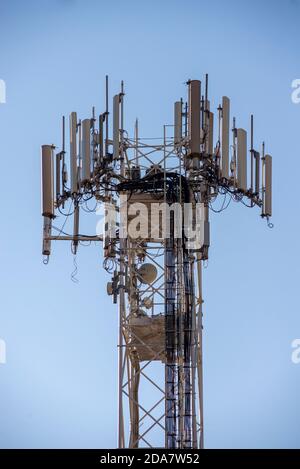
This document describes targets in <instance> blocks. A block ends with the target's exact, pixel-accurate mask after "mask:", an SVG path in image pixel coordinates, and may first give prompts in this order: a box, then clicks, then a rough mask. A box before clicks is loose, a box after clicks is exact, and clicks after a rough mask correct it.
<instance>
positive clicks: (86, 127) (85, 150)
mask: <svg viewBox="0 0 300 469" xmlns="http://www.w3.org/2000/svg"><path fill="white" fill-rule="evenodd" d="M81 156H82V182H86V181H89V180H90V178H91V120H90V119H84V120H83V121H82V122H81Z"/></svg>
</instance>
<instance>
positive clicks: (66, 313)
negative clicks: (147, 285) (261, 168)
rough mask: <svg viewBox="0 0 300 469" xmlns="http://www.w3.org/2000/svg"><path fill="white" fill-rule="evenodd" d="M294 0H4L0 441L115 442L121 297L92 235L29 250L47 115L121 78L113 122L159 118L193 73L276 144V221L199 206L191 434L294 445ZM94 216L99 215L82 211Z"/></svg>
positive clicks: (147, 123)
mask: <svg viewBox="0 0 300 469" xmlns="http://www.w3.org/2000/svg"><path fill="white" fill-rule="evenodd" d="M299 17H300V4H299V2H298V1H295V0H294V1H289V0H286V1H282V0H281V1H278V0H277V1H276V0H275V1H274V0H265V1H264V2H261V1H258V0H252V1H251V2H250V1H241V0H239V1H234V0H229V1H226V2H224V1H221V0H211V1H206V2H204V1H196V0H185V1H178V0H172V1H169V0H164V1H163V2H162V1H158V0H151V1H143V2H137V1H131V0H128V1H126V2H122V1H117V0H111V1H109V2H104V1H95V0H85V1H83V0H74V1H72V0H64V1H62V0H60V1H58V0H52V1H49V0H44V1H31V0H28V1H26V2H22V1H16V0H12V1H8V0H6V1H4V0H1V1H0V22H1V23H0V78H1V79H4V80H5V82H6V86H7V103H6V104H0V158H1V175H2V189H3V197H2V204H1V232H0V239H1V247H0V261H1V271H0V276H1V299H0V338H2V339H4V340H5V341H6V345H7V364H6V365H0V447H2V448H17V447H18V448H32V447H33V448H34V447H41V448H42V447H68V448H76V447H77V448H79V447H80V448H89V447H94V448H101V447H115V446H116V444H117V439H116V434H117V433H116V429H117V347H116V344H117V310H116V307H115V306H114V305H113V304H112V302H111V298H110V297H108V296H107V295H106V282H107V281H108V280H109V276H108V275H107V274H106V272H105V271H104V270H103V269H102V260H103V259H102V250H101V248H99V247H98V248H97V247H94V246H91V247H89V248H88V247H82V248H81V249H80V252H79V255H78V259H77V263H78V275H77V278H78V280H79V283H78V284H74V283H73V282H72V281H71V278H70V276H71V273H72V271H73V257H72V255H71V252H70V247H69V245H68V244H64V243H57V244H55V245H53V252H52V256H51V260H50V264H49V265H48V266H44V265H43V263H42V257H41V233H42V232H41V226H42V225H41V223H42V219H41V216H40V145H41V144H45V143H56V144H57V145H59V144H60V118H61V115H62V114H66V115H68V113H69V112H71V111H74V110H76V111H77V112H78V113H79V115H80V116H81V117H88V116H89V115H90V114H89V113H90V109H91V107H92V105H95V106H96V110H97V112H101V111H103V109H104V81H105V74H109V76H110V89H111V93H116V92H118V90H119V83H120V81H121V79H123V80H124V81H125V91H126V126H127V127H128V129H129V130H131V129H132V127H133V123H134V119H135V117H136V116H138V117H139V119H140V123H141V135H145V136H157V135H160V134H161V132H162V125H163V124H165V123H172V120H173V116H172V112H173V102H174V101H175V100H177V99H178V98H180V97H181V96H185V91H186V89H185V85H184V82H185V81H186V80H187V79H189V78H194V79H198V78H199V79H202V78H203V76H204V74H205V73H208V74H209V77H210V96H211V101H212V107H217V106H218V104H219V102H220V99H221V97H222V95H227V96H229V97H230V98H231V104H232V109H233V112H234V114H235V115H236V117H237V122H238V125H239V126H241V127H246V128H249V116H250V114H251V113H253V114H254V115H255V127H256V134H255V139H256V144H257V145H258V144H259V143H260V142H261V141H262V140H263V139H264V140H265V141H266V148H267V151H268V152H270V153H271V154H272V155H273V158H274V161H273V163H274V219H273V222H274V225H275V227H274V229H273V230H270V229H268V228H267V226H266V223H265V221H263V220H261V218H260V216H259V212H258V210H255V209H253V210H251V211H250V210H249V209H247V208H245V207H244V206H240V205H237V204H232V205H231V206H230V207H229V209H228V210H227V211H226V212H224V213H222V214H219V215H212V224H211V244H212V245H211V249H210V260H209V264H208V267H207V269H206V270H205V272H204V299H205V304H204V326H205V330H204V333H205V342H204V360H205V362H204V379H205V387H204V391H205V395H204V400H205V442H206V447H209V448H232V447H236V448H253V447H257V448H261V447H262V448H263V447H265V448H281V447H282V448H299V447H300V433H299V420H300V406H299V391H300V364H299V365H295V364H293V363H292V361H291V352H292V349H291V342H292V341H293V339H295V338H299V337H300V308H299V260H300V256H299V243H298V241H299V231H300V221H299V215H298V211H299V209H298V205H299V204H298V200H299V192H298V179H299V173H300V161H299V156H300V155H299V129H300V105H296V104H293V103H292V101H291V91H292V90H291V83H292V81H293V80H294V79H295V78H300V63H299V41H300V30H299ZM91 217H92V220H91V221H90V223H91V226H92V227H93V228H95V226H96V222H97V218H96V216H95V215H91Z"/></svg>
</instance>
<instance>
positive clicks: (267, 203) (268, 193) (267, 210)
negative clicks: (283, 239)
mask: <svg viewBox="0 0 300 469" xmlns="http://www.w3.org/2000/svg"><path fill="white" fill-rule="evenodd" d="M264 215H265V216H266V217H271V216H272V156H270V155H266V156H265V196H264Z"/></svg>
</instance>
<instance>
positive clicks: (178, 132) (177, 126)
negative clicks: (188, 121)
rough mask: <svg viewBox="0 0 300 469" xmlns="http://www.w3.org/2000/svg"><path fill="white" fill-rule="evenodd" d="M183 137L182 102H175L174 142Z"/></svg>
mask: <svg viewBox="0 0 300 469" xmlns="http://www.w3.org/2000/svg"><path fill="white" fill-rule="evenodd" d="M181 138H182V103H181V101H176V103H174V143H179V142H180V140H181Z"/></svg>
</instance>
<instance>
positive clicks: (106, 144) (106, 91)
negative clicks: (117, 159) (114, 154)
mask: <svg viewBox="0 0 300 469" xmlns="http://www.w3.org/2000/svg"><path fill="white" fill-rule="evenodd" d="M105 101H106V106H105V137H106V138H105V156H106V157H108V114H109V111H108V75H106V77H105Z"/></svg>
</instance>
